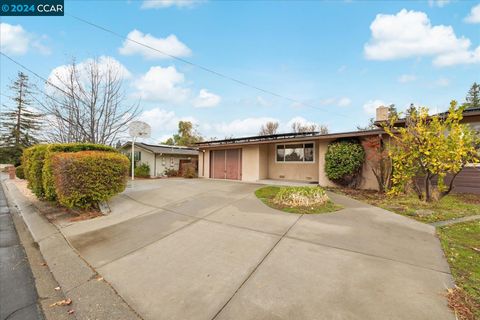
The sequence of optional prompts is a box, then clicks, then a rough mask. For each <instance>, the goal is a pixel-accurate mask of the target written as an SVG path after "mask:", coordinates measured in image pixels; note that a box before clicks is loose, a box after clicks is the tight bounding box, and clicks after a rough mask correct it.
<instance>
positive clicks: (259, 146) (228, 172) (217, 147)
mask: <svg viewBox="0 0 480 320" xmlns="http://www.w3.org/2000/svg"><path fill="white" fill-rule="evenodd" d="M379 109H380V108H379ZM382 115H384V112H383V109H380V110H378V111H377V120H380V121H381V120H384V119H381V118H380V119H378V117H379V116H380V117H381V116H382ZM463 122H465V123H469V124H471V125H472V126H473V127H474V128H477V127H480V110H468V111H465V114H464V120H463ZM371 137H380V138H385V139H388V136H387V135H386V133H385V132H384V131H383V129H381V128H379V129H375V130H367V131H354V132H343V133H333V134H320V133H318V132H307V133H287V134H274V135H267V136H251V137H244V138H236V139H225V140H215V141H205V142H201V143H198V144H197V146H198V148H199V161H198V176H199V177H203V178H213V179H231V180H241V181H250V182H257V181H262V180H290V181H301V182H308V183H318V184H320V185H322V186H335V184H334V183H333V182H332V181H330V180H329V179H328V178H327V176H326V173H325V170H324V167H325V153H326V151H327V148H328V145H329V143H330V142H332V141H335V140H337V139H341V138H356V139H358V140H359V141H360V142H362V141H364V140H365V139H368V138H371ZM366 152H367V153H368V152H369V150H366ZM298 155H303V156H300V157H299V156H298ZM457 180H458V181H457ZM457 180H455V186H456V188H455V191H457V192H475V193H480V168H478V167H469V168H465V169H464V171H463V172H462V173H461V174H459V175H458V176H457ZM457 186H458V187H457ZM359 188H361V189H378V184H377V180H376V178H375V176H374V174H373V172H372V170H371V168H370V167H369V166H368V163H367V162H366V163H365V164H364V167H363V170H362V182H361V183H360V185H359Z"/></svg>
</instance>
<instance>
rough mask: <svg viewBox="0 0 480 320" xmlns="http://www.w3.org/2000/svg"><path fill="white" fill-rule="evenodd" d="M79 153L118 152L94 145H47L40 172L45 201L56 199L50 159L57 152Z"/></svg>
mask: <svg viewBox="0 0 480 320" xmlns="http://www.w3.org/2000/svg"><path fill="white" fill-rule="evenodd" d="M80 151H106V152H115V153H118V151H117V150H116V149H115V148H112V147H109V146H105V145H102V144H94V143H57V144H49V145H48V146H47V151H46V153H45V161H44V164H43V171H42V186H43V192H44V197H45V199H46V200H50V201H54V200H56V198H57V195H56V192H55V183H54V177H53V172H52V158H53V157H54V156H55V155H56V154H57V153H59V152H80Z"/></svg>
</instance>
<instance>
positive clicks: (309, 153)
mask: <svg viewBox="0 0 480 320" xmlns="http://www.w3.org/2000/svg"><path fill="white" fill-rule="evenodd" d="M314 154H315V144H314V143H311V142H309V143H295V144H277V162H314V161H315V157H314Z"/></svg>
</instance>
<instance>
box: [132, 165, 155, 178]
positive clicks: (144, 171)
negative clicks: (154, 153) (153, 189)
mask: <svg viewBox="0 0 480 320" xmlns="http://www.w3.org/2000/svg"><path fill="white" fill-rule="evenodd" d="M130 167H131V162H130ZM131 170H132V169H131V168H130V171H131ZM135 177H140V178H149V177H150V166H149V165H148V164H147V163H142V164H141V165H139V166H137V167H136V168H135Z"/></svg>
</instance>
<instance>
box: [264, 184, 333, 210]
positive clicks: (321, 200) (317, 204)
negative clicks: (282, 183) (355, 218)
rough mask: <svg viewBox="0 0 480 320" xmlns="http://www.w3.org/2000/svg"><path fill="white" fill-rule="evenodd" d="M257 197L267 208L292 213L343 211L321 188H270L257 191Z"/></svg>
mask: <svg viewBox="0 0 480 320" xmlns="http://www.w3.org/2000/svg"><path fill="white" fill-rule="evenodd" d="M255 195H256V196H257V198H259V199H260V200H261V201H262V202H263V203H265V204H266V205H267V206H269V207H271V208H274V209H277V210H281V211H285V212H290V213H299V214H315V213H326V212H333V211H337V210H340V209H342V207H341V206H339V205H337V204H334V203H333V202H332V201H331V200H330V199H329V198H328V196H327V194H326V193H325V190H324V189H323V188H321V187H318V186H315V187H309V186H305V187H277V186H268V187H263V188H260V189H258V190H257V191H255Z"/></svg>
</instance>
